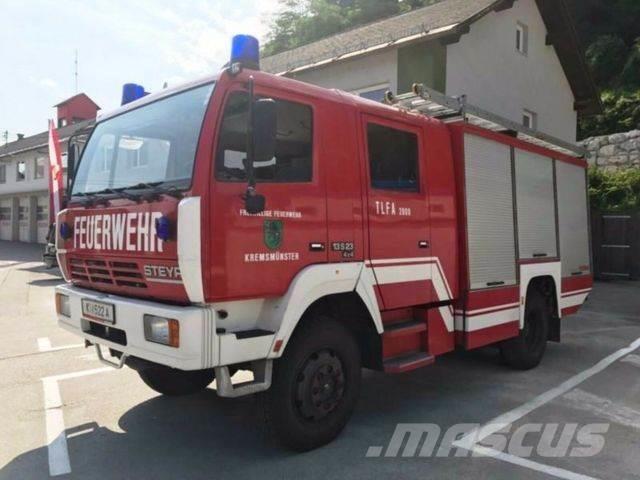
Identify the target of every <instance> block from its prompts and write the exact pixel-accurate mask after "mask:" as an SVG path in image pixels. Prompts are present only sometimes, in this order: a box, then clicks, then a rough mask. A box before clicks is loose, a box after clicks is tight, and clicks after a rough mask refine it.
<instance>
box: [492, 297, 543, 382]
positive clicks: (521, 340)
mask: <svg viewBox="0 0 640 480" xmlns="http://www.w3.org/2000/svg"><path fill="white" fill-rule="evenodd" d="M550 321H551V308H550V305H549V302H548V301H547V299H546V297H545V296H544V295H543V294H542V292H540V290H538V289H537V288H535V287H530V288H529V292H528V294H527V305H526V308H525V314H524V327H523V329H522V330H520V335H518V336H517V337H515V338H512V339H510V340H507V341H505V342H503V343H502V344H501V345H500V352H501V354H502V358H503V359H504V361H505V362H506V363H507V365H509V366H510V367H513V368H515V369H518V370H529V369H531V368H534V367H537V366H538V365H539V364H540V361H541V360H542V357H543V356H544V352H545V351H546V348H547V339H548V338H549V322H550Z"/></svg>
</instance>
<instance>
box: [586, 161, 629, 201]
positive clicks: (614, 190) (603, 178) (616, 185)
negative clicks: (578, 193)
mask: <svg viewBox="0 0 640 480" xmlns="http://www.w3.org/2000/svg"><path fill="white" fill-rule="evenodd" d="M589 198H590V202H591V207H592V208H596V209H598V210H607V211H626V210H637V209H640V169H637V168H628V169H624V170H617V171H613V172H607V171H605V170H602V169H600V168H591V169H589Z"/></svg>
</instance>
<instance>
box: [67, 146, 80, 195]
mask: <svg viewBox="0 0 640 480" xmlns="http://www.w3.org/2000/svg"><path fill="white" fill-rule="evenodd" d="M78 153H79V152H78V144H77V143H71V144H70V145H69V146H68V148H67V191H68V190H69V187H71V184H72V183H73V176H74V175H75V173H76V161H77V160H78Z"/></svg>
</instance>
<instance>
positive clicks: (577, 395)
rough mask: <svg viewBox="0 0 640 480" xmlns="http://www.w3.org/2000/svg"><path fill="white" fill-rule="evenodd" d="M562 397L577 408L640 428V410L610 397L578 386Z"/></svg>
mask: <svg viewBox="0 0 640 480" xmlns="http://www.w3.org/2000/svg"><path fill="white" fill-rule="evenodd" d="M562 399H563V400H564V401H565V402H566V403H568V404H569V405H570V406H571V407H572V408H574V409H576V410H582V411H584V412H589V413H592V414H595V415H597V416H598V417H600V418H605V419H607V420H609V421H610V422H613V423H617V424H619V425H624V426H626V427H632V428H635V429H639V430H640V412H639V411H638V410H635V409H633V408H630V407H627V406H625V405H620V404H618V403H617V402H614V401H613V400H611V399H609V398H604V397H600V396H599V395H594V394H593V393H589V392H585V391H584V390H581V389H579V388H576V389H574V390H571V391H570V392H567V393H566V394H564V395H563V396H562Z"/></svg>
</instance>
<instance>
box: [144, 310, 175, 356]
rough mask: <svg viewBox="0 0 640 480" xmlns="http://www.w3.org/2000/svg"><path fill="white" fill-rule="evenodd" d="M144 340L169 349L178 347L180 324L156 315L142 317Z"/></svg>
mask: <svg viewBox="0 0 640 480" xmlns="http://www.w3.org/2000/svg"><path fill="white" fill-rule="evenodd" d="M144 338H145V340H147V341H148V342H153V343H160V344H162V345H167V346H169V347H175V348H178V347H179V346H180V322H178V320H174V319H172V318H165V317H158V316H156V315H145V316H144Z"/></svg>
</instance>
